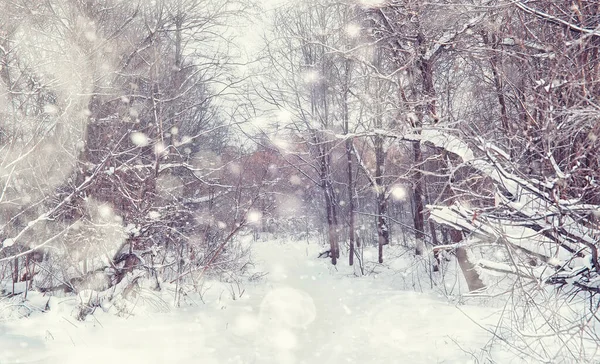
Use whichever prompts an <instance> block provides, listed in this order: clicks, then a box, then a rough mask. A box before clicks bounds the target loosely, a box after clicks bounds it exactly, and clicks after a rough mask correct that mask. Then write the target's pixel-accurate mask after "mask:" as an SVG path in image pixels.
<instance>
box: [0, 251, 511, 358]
mask: <svg viewBox="0 0 600 364" xmlns="http://www.w3.org/2000/svg"><path fill="white" fill-rule="evenodd" d="M321 249H322V247H319V246H318V245H317V244H307V243H306V242H303V243H299V242H296V243H280V242H258V243H255V244H254V253H253V256H254V261H255V262H256V263H257V266H258V267H259V268H258V269H259V270H262V271H265V272H269V274H268V275H267V276H265V278H263V279H262V280H260V281H258V282H246V284H245V286H244V287H245V291H244V293H243V294H242V295H241V298H240V297H239V291H238V294H237V297H236V299H235V300H233V299H232V297H231V294H230V293H229V291H228V290H227V289H226V288H224V287H226V285H224V284H222V283H217V284H215V286H214V287H213V288H212V289H209V290H208V291H206V293H205V294H204V300H205V303H204V304H203V303H200V302H198V304H196V305H183V306H184V307H181V308H173V307H170V309H165V310H163V311H164V312H162V313H161V312H157V310H154V312H151V311H152V310H143V309H141V307H142V306H143V305H148V303H147V302H148V300H146V303H144V302H142V301H141V300H140V302H139V306H140V309H136V310H134V313H135V315H130V316H127V317H118V316H116V315H114V314H112V313H104V312H103V311H102V310H101V309H98V310H97V311H96V312H95V313H94V314H93V315H90V316H89V317H88V318H87V320H86V321H84V322H80V321H76V320H75V319H74V318H73V315H72V312H71V311H72V309H73V307H74V302H73V301H74V299H73V298H57V299H54V298H53V299H52V302H51V303H52V304H51V310H50V311H48V312H46V313H36V314H33V315H31V316H30V317H29V318H23V319H18V320H11V321H4V322H0V363H2V364H9V363H85V364H94V363H102V364H105V363H110V362H120V363H128V364H133V363H203V364H217V363H218V364H221V363H278V364H279V363H281V364H286V363H290V364H292V363H294V364H296V363H298V364H300V363H307V364H308V363H362V364H370V363H475V362H476V359H475V357H473V356H472V355H471V353H473V354H475V355H478V354H479V353H480V350H481V349H482V348H484V347H485V346H486V344H487V343H489V340H490V334H489V333H488V332H487V331H486V330H484V329H483V328H482V326H479V324H476V323H474V322H486V321H487V323H488V324H489V325H493V319H490V317H493V316H494V315H495V313H496V311H497V310H498V309H497V308H492V307H478V306H469V305H460V306H456V305H455V304H452V303H449V301H448V299H447V298H446V297H441V296H437V295H435V294H433V293H416V292H410V291H402V290H401V289H400V288H398V287H397V286H398V279H395V278H394V275H393V274H391V275H387V276H386V275H384V274H380V275H378V274H371V275H370V276H368V277H361V278H358V277H355V276H354V275H352V274H351V272H352V268H349V267H347V263H346V262H345V261H344V262H340V263H339V270H337V269H335V268H333V267H332V266H331V265H330V263H329V262H328V261H327V260H325V259H317V258H316V256H317V253H318V252H319V250H321ZM390 271H391V270H390ZM232 287H235V285H234V286H232ZM42 298H43V299H42ZM38 300H39V301H41V302H42V303H45V302H46V301H47V298H46V297H38ZM34 301H35V300H34ZM32 304H34V302H32ZM170 305H172V304H170ZM0 306H1V302H0ZM155 306H156V305H155ZM1 309H2V308H1V307H0V310H1ZM490 328H492V329H493V327H490ZM509 358H510V359H509V360H512V359H514V358H513V357H509ZM507 359H508V358H507ZM507 362H508V361H507ZM512 362H514V361H512Z"/></svg>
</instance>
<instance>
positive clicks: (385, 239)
mask: <svg viewBox="0 0 600 364" xmlns="http://www.w3.org/2000/svg"><path fill="white" fill-rule="evenodd" d="M384 163H385V154H384V151H383V138H382V137H381V136H376V137H375V192H376V194H377V246H378V248H379V249H378V250H379V254H378V256H379V263H383V246H384V245H388V244H389V228H388V223H387V216H386V215H387V198H386V195H385V186H384V181H383V174H384V172H385V166H384Z"/></svg>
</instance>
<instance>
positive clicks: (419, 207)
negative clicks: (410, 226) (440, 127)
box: [412, 142, 425, 255]
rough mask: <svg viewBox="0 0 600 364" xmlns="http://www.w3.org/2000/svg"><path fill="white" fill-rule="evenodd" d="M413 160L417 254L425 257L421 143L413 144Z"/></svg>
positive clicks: (414, 220)
mask: <svg viewBox="0 0 600 364" xmlns="http://www.w3.org/2000/svg"><path fill="white" fill-rule="evenodd" d="M412 147H413V160H414V163H415V172H414V174H413V180H414V184H413V197H414V201H415V211H414V215H413V222H414V227H415V240H416V242H415V243H416V245H415V254H416V255H423V251H424V250H425V219H424V216H423V210H424V209H425V207H424V205H423V173H421V170H420V168H421V164H422V162H423V155H422V153H421V143H420V142H413V143H412Z"/></svg>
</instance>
